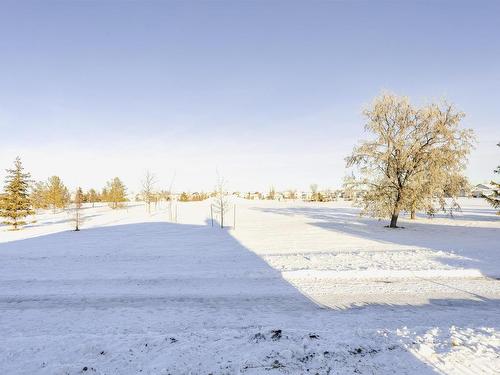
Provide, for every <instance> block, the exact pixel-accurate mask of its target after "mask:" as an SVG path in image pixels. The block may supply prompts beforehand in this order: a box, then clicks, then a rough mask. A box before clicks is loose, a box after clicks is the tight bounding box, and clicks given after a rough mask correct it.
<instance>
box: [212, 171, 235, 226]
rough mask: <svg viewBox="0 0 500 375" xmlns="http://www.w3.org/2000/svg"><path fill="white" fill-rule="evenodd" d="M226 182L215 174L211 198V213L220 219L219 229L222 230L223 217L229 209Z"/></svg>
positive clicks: (229, 201)
mask: <svg viewBox="0 0 500 375" xmlns="http://www.w3.org/2000/svg"><path fill="white" fill-rule="evenodd" d="M226 185H227V181H226V180H225V179H224V177H222V176H221V175H220V174H219V172H217V181H216V185H215V192H214V196H213V198H212V207H213V212H214V213H215V214H217V215H219V217H220V227H221V228H224V216H225V214H226V213H227V212H228V211H229V209H230V203H231V200H230V197H229V193H228V192H227V186H226Z"/></svg>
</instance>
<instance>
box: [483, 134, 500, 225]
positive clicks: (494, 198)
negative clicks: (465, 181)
mask: <svg viewBox="0 0 500 375" xmlns="http://www.w3.org/2000/svg"><path fill="white" fill-rule="evenodd" d="M497 146H498V147H500V142H499V143H497ZM494 172H495V173H498V174H500V165H499V166H498V167H497V168H496V169H495V170H494ZM491 185H492V186H493V193H492V194H491V195H483V197H484V198H485V199H486V200H487V201H488V202H489V203H490V204H491V206H492V207H493V208H496V209H500V183H499V182H495V181H491ZM497 213H498V214H499V215H500V211H498V212H497Z"/></svg>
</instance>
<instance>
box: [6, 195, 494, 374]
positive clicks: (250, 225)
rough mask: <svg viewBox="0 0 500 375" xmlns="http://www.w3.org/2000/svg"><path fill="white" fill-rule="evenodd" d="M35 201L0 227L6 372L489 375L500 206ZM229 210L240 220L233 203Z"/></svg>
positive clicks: (471, 202) (480, 203)
mask: <svg viewBox="0 0 500 375" xmlns="http://www.w3.org/2000/svg"><path fill="white" fill-rule="evenodd" d="M236 205H237V207H236V215H237V217H236V219H237V220H236V228H234V229H233V228H228V229H224V230H221V229H220V228H217V227H212V226H211V223H210V221H209V220H208V217H209V206H208V202H196V203H194V202H193V203H183V204H181V203H179V205H178V208H177V215H178V219H177V222H176V223H172V222H169V221H168V218H169V217H170V215H169V214H168V212H167V210H166V207H159V208H157V209H153V210H152V213H151V215H149V214H148V213H147V211H146V209H145V207H144V205H142V204H138V203H130V204H129V206H128V207H127V208H126V209H121V210H115V211H113V210H111V209H109V208H108V207H106V206H100V207H96V208H91V207H87V208H85V209H84V213H85V217H86V221H85V223H84V224H83V229H82V231H80V232H73V231H71V223H70V216H69V215H68V214H67V213H65V212H61V213H57V214H53V213H52V212H44V213H40V214H38V215H37V216H36V218H35V219H36V222H34V223H31V224H30V225H29V226H28V227H26V228H25V229H23V230H22V231H17V232H12V231H7V230H6V228H5V227H0V267H1V272H0V337H1V340H0V374H84V373H88V374H136V373H144V374H240V373H241V374H272V373H276V374H281V373H284V374H303V373H311V374H316V373H318V374H351V373H352V374H419V375H420V374H427V373H436V372H437V373H447V374H481V373H483V374H494V373H498V372H499V370H500V281H498V280H497V279H498V278H500V217H499V216H497V215H495V212H494V211H493V210H492V209H491V208H490V207H488V206H487V205H486V204H485V203H484V201H483V200H481V199H470V200H464V201H463V202H462V208H463V211H462V213H460V214H457V215H456V216H455V217H454V218H449V217H445V216H438V217H436V218H434V219H428V218H425V217H419V218H418V220H416V221H411V220H406V219H405V218H402V220H401V223H400V224H401V225H404V226H405V229H397V230H391V229H388V228H385V227H384V225H385V224H386V223H385V222H381V221H377V220H373V219H369V218H360V217H359V211H358V210H357V209H355V208H353V207H351V206H350V205H349V203H348V202H332V203H328V204H317V203H302V202H274V201H273V202H269V201H244V200H238V201H237V202H236ZM227 219H228V222H229V223H230V224H231V225H232V224H233V217H232V213H230V214H229V216H228V218H227Z"/></svg>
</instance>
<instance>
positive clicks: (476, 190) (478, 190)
mask: <svg viewBox="0 0 500 375" xmlns="http://www.w3.org/2000/svg"><path fill="white" fill-rule="evenodd" d="M493 191H494V189H493V186H491V185H488V184H477V185H476V186H474V187H473V188H472V191H471V195H472V196H473V197H474V198H481V197H483V196H484V195H491V194H493Z"/></svg>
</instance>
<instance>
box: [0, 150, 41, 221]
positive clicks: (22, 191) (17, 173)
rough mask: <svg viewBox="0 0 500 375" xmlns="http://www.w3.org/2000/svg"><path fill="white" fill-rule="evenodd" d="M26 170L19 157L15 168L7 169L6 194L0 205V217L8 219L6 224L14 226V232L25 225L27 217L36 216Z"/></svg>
mask: <svg viewBox="0 0 500 375" xmlns="http://www.w3.org/2000/svg"><path fill="white" fill-rule="evenodd" d="M23 171H24V168H23V165H22V163H21V159H20V158H19V156H18V157H17V158H16V160H15V161H14V168H13V169H7V177H6V178H5V188H4V189H5V194H4V195H3V196H2V200H1V204H0V216H1V217H4V218H6V220H5V221H3V223H4V224H7V225H12V226H13V229H14V230H17V229H18V227H19V226H22V225H25V224H26V222H25V221H24V220H23V219H24V218H25V217H26V216H28V215H32V214H34V211H33V210H32V209H31V202H30V199H29V185H30V174H29V173H25V172H23Z"/></svg>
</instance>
